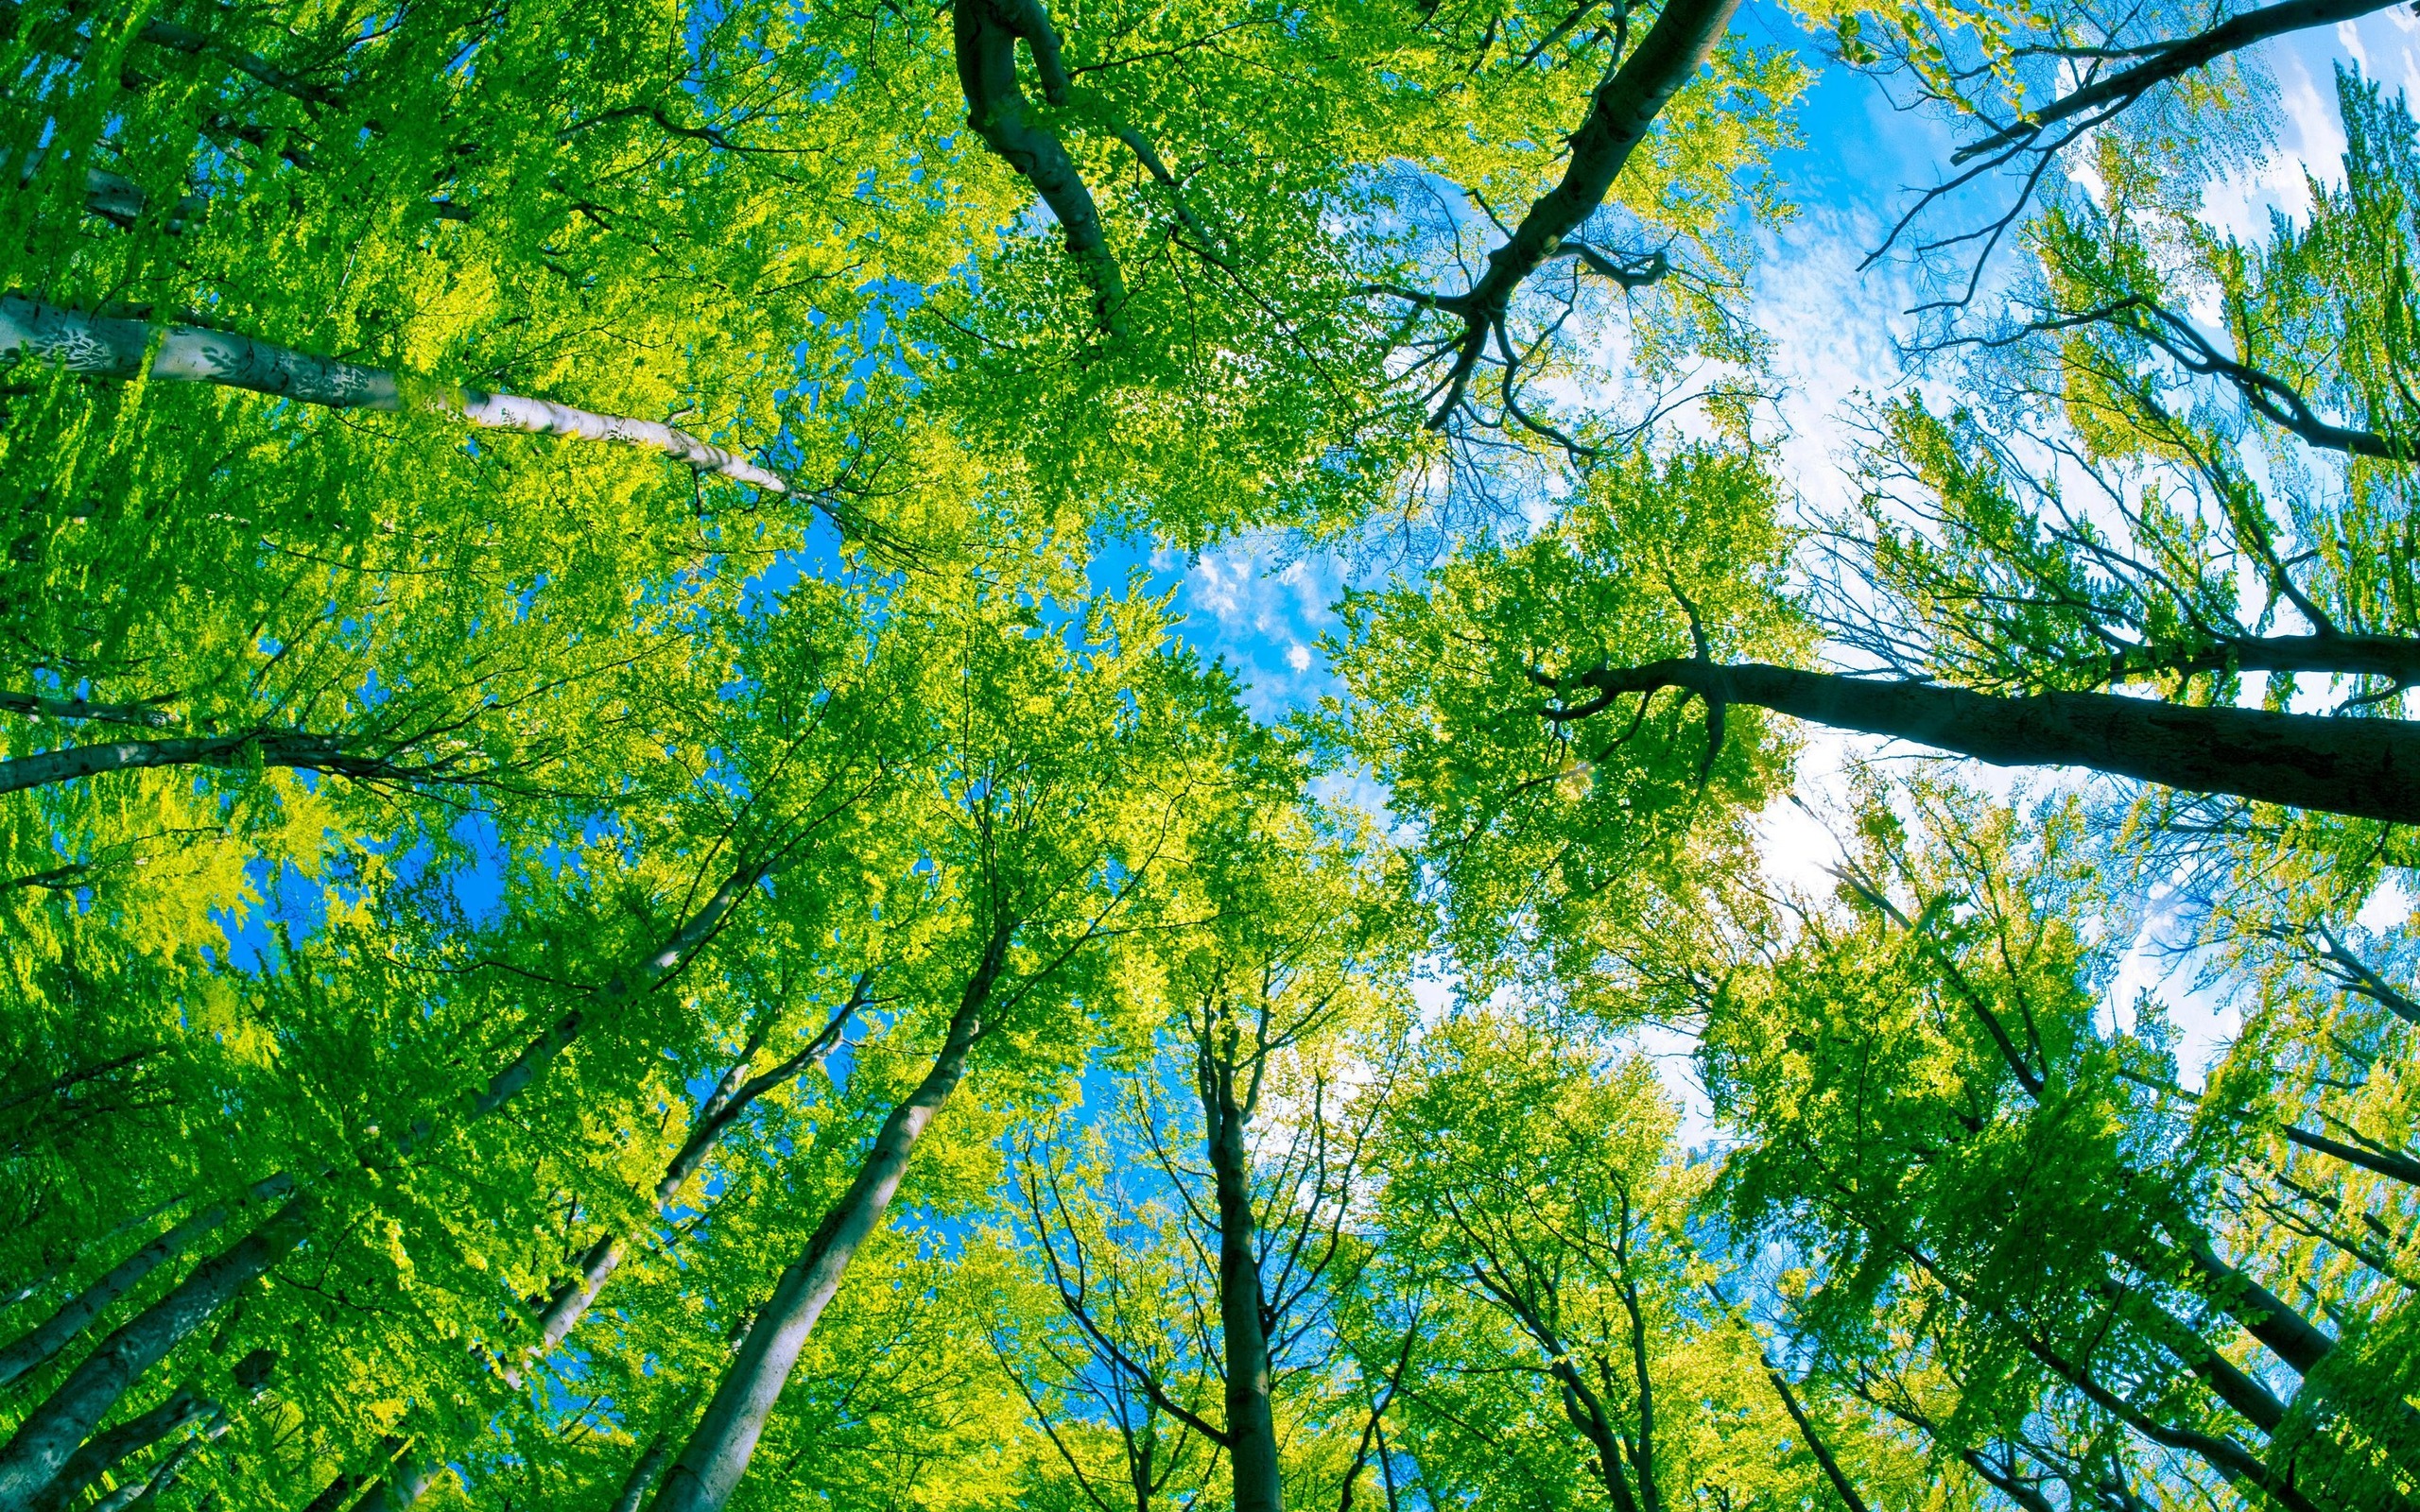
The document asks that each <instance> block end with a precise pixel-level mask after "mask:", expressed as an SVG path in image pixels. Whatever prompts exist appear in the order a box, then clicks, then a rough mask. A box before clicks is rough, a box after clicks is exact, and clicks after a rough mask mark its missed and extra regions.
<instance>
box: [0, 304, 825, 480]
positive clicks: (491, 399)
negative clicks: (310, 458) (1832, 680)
mask: <svg viewBox="0 0 2420 1512" xmlns="http://www.w3.org/2000/svg"><path fill="white" fill-rule="evenodd" d="M157 329H158V330H159V333H160V336H159V349H158V351H157V352H152V351H151V340H152V333H153V330H154V327H152V326H150V325H148V324H147V323H145V322H144V321H141V320H118V319H111V318H104V317H100V316H90V315H82V314H78V312H76V311H73V310H63V309H61V308H59V307H58V306H57V305H52V304H44V303H42V302H40V301H35V300H28V299H26V298H24V297H22V296H20V295H15V294H9V295H0V356H6V355H8V354H9V353H11V352H22V353H24V354H26V356H29V357H35V358H39V359H42V360H44V361H49V362H57V363H59V364H61V366H62V367H64V368H66V369H68V370H69V371H70V372H78V373H84V374H88V375H90V376H92V377H95V378H135V377H139V376H141V375H143V374H144V373H145V372H146V371H148V373H149V374H150V376H151V377H152V378H154V379H159V380H164V381H168V382H175V383H199V384H216V385H219V386H221V387H228V388H246V389H250V390H251V391H252V392H254V393H262V394H274V395H276V396H278V397H279V398H282V399H291V400H293V401H295V402H296V403H298V404H319V405H324V406H326V407H328V408H332V409H371V410H385V411H401V410H404V409H406V407H408V401H407V399H406V395H405V392H404V386H403V384H402V382H401V380H399V379H398V378H397V377H396V375H395V374H393V373H391V372H389V371H386V370H384V369H377V368H365V367H361V366H358V365H356V364H354V363H349V362H339V361H337V360H336V359H335V358H332V357H322V356H318V355H316V354H314V353H311V352H298V351H296V350H294V349H293V348H291V347H281V346H276V345H273V344H272V343H269V342H267V341H255V340H253V339H251V337H249V336H239V335H231V334H230V333H228V332H224V331H212V330H208V329H206V328H203V327H200V326H192V325H168V326H163V327H159V328H157ZM147 353H148V354H149V361H148V366H146V355H147ZM415 397H420V398H423V401H424V402H425V403H427V404H429V405H430V406H431V407H432V408H435V409H437V410H440V411H441V412H443V413H445V414H449V415H452V416H454V417H456V418H457V419H458V420H461V421H467V422H468V423H470V424H472V425H475V426H479V427H481V428H484V429H488V430H506V431H526V432H528V433H530V434H532V435H537V436H568V437H577V438H582V439H586V440H595V441H616V442H620V443H622V444H625V445H630V446H641V447H646V448H648V449H649V450H651V451H657V452H663V453H666V454H668V455H671V456H674V457H676V458H678V459H679V460H681V461H683V462H685V463H687V464H688V465H689V466H690V467H692V468H694V469H696V470H697V471H698V472H711V473H715V474H717V475H719V476H722V477H727V478H731V479H733V480H735V481H736V482H740V483H746V484H749V485H752V487H755V488H759V489H763V490H766V491H767V492H769V493H787V492H788V491H789V484H788V482H787V479H785V478H783V477H782V476H781V475H780V474H779V473H776V472H768V471H766V470H765V469H763V468H761V467H758V466H757V465H756V464H755V463H753V462H751V461H749V460H748V459H747V458H746V457H743V456H740V455H737V454H735V453H733V452H728V451H725V450H723V449H722V448H721V447H719V446H716V445H714V444H712V443H710V442H708V441H704V440H701V439H700V438H697V437H695V436H692V435H690V434H689V433H688V432H687V431H684V430H679V429H676V428H674V427H672V426H670V425H662V424H658V423H656V422H655V421H645V420H635V419H632V418H631V417H629V416H624V415H600V414H597V413H595V412H594V411H590V410H585V409H575V408H573V407H572V406H570V405H568V404H554V403H552V402H551V401H548V400H544V399H527V398H523V397H521V396H519V395H516V394H496V393H490V392H488V391H486V390H484V389H479V388H469V387H456V388H438V389H434V390H432V391H431V392H429V393H428V394H426V395H423V396H415Z"/></svg>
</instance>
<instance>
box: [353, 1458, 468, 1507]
mask: <svg viewBox="0 0 2420 1512" xmlns="http://www.w3.org/2000/svg"><path fill="white" fill-rule="evenodd" d="M444 1469H445V1463H444V1461H442V1460H440V1459H437V1458H435V1457H434V1456H432V1455H428V1454H424V1453H421V1452H416V1451H406V1452H405V1454H404V1455H403V1457H402V1458H400V1459H398V1460H396V1461H395V1463H394V1464H393V1465H391V1466H389V1467H388V1469H387V1473H386V1474H385V1475H383V1476H381V1477H379V1480H378V1484H377V1485H375V1486H372V1487H371V1488H370V1494H369V1495H367V1496H365V1497H363V1498H362V1499H361V1500H360V1501H358V1502H355V1503H354V1506H353V1512H404V1509H405V1508H406V1507H410V1506H414V1505H417V1504H418V1503H419V1502H420V1499H421V1498H422V1497H423V1496H426V1495H427V1494H428V1488H429V1486H432V1485H434V1484H435V1483H436V1481H437V1477H438V1475H439V1474H440V1473H441V1472H442V1471H443V1470H444Z"/></svg>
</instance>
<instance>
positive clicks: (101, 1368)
mask: <svg viewBox="0 0 2420 1512" xmlns="http://www.w3.org/2000/svg"><path fill="white" fill-rule="evenodd" d="M319 1211H320V1197H319V1195H318V1194H316V1193H314V1192H309V1191H304V1192H299V1193H296V1194H294V1195H293V1196H291V1197H288V1198H287V1199H286V1200H285V1205H284V1206H282V1207H280V1208H279V1209H278V1210H277V1211H275V1212H274V1213H271V1214H270V1215H269V1216H268V1219H267V1220H266V1221H264V1222H263V1223H262V1224H261V1226H260V1227H259V1228H257V1229H253V1230H252V1231H251V1233H249V1234H246V1235H245V1236H244V1237H243V1238H242V1239H240V1240H238V1241H236V1242H235V1243H234V1244H233V1245H231V1246H228V1247H227V1248H225V1249H223V1250H221V1251H219V1252H218V1253H217V1254H216V1255H213V1256H211V1257H210V1258H209V1259H208V1260H205V1261H203V1262H202V1263H200V1264H199V1266H197V1267H195V1269H194V1272H193V1274H192V1275H190V1276H188V1277H186V1278H185V1279H184V1280H183V1281H182V1283H180V1284H179V1285H178V1286H177V1288H176V1289H175V1290H173V1291H171V1292H170V1293H168V1295H167V1296H165V1297H162V1298H161V1299H160V1300H158V1301H157V1302H154V1303H152V1304H151V1305H150V1306H149V1307H147V1308H146V1309H145V1310H144V1311H142V1312H141V1313H138V1314H135V1315H134V1316H133V1317H131V1318H130V1319H128V1320H127V1321H126V1322H125V1323H124V1324H122V1325H121V1326H120V1327H119V1328H118V1330H117V1332H114V1333H112V1334H111V1335H110V1336H109V1337H108V1338H107V1339H104V1340H103V1341H102V1342H101V1345H100V1347H99V1348H98V1349H95V1350H94V1351H93V1352H92V1354H90V1355H89V1356H87V1357H86V1358H85V1360H84V1362H83V1363H82V1364H81V1365H78V1366H77V1367H76V1369H75V1372H74V1373H73V1374H71V1375H70V1376H68V1378H67V1380H66V1381H65V1382H64V1383H61V1385H60V1387H59V1389H58V1390H56V1391H54V1392H52V1393H51V1394H50V1397H49V1398H48V1400H45V1401H43V1404H42V1405H41V1406H39V1407H37V1408H35V1409H34V1410H33V1411H32V1412H31V1413H29V1414H27V1415H26V1418H25V1420H24V1421H23V1422H21V1423H19V1424H18V1425H17V1432H16V1434H15V1435H14V1436H12V1437H11V1438H10V1439H9V1442H8V1444H7V1446H6V1447H4V1448H0V1507H20V1506H24V1505H26V1504H27V1503H31V1502H32V1501H33V1500H34V1498H36V1497H37V1496H39V1495H40V1494H41V1493H42V1491H43V1487H45V1486H49V1485H50V1484H51V1481H52V1479H53V1478H54V1477H55V1476H57V1475H58V1474H59V1472H60V1469H61V1467H63V1466H64V1465H65V1464H66V1463H67V1460H68V1459H69V1457H70V1456H71V1455H73V1454H74V1453H75V1452H76V1449H77V1446H78V1445H80V1444H82V1443H83V1442H84V1440H85V1439H86V1438H87V1437H89V1436H91V1435H92V1433H93V1430H94V1429H95V1428H96V1427H98V1426H99V1425H100V1422H101V1419H102V1418H104V1417H108V1416H109V1414H110V1410H111V1409H112V1408H113V1407H115V1406H116V1405H117V1403H118V1400H119V1399H120V1398H122V1397H124V1396H125V1395H126V1393H127V1392H128V1391H129V1390H130V1389H131V1388H132V1387H133V1385H134V1383H136V1382H137V1381H140V1380H141V1379H143V1375H144V1373H145V1372H146V1371H147V1370H149V1369H150V1368H151V1367H152V1366H155V1365H157V1364H159V1363H160V1361H161V1359H162V1358H163V1357H164V1356H165V1355H166V1354H167V1352H168V1351H169V1350H170V1349H174V1348H176V1347H177V1345H178V1344H180V1343H182V1341H183V1340H184V1338H185V1337H186V1335H188V1334H190V1333H192V1332H193V1331H194V1330H196V1329H198V1328H199V1327H200V1326H201V1325H202V1324H203V1323H205V1322H207V1321H209V1319H210V1318H211V1316H212V1315H213V1314H216V1313H217V1311H218V1310H219V1309H220V1308H222V1307H224V1306H226V1305H227V1303H228V1302H230V1301H232V1300H233V1298H234V1297H235V1296H236V1295H237V1294H238V1293H239V1292H241V1291H242V1290H243V1289H244V1288H245V1287H247V1286H249V1285H251V1283H252V1282H253V1281H255V1280H259V1279H260V1278H261V1277H262V1276H263V1275H264V1274H266V1273H267V1272H268V1268H269V1267H270V1266H271V1265H274V1264H276V1263H278V1262H279V1261H280V1260H282V1259H284V1258H285V1255H286V1253H287V1251H289V1250H291V1249H292V1248H293V1247H294V1246H296V1245H299V1244H301V1243H302V1239H303V1236H304V1235H306V1234H308V1233H309V1232H310V1230H311V1226H312V1224H313V1223H314V1222H315V1221H317V1219H318V1217H319Z"/></svg>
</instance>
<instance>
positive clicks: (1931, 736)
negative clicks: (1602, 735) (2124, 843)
mask: <svg viewBox="0 0 2420 1512" xmlns="http://www.w3.org/2000/svg"><path fill="white" fill-rule="evenodd" d="M1572 682H1573V683H1574V684H1575V685H1576V686H1580V687H1584V688H1588V689H1591V690H1593V691H1595V692H1596V693H1597V694H1598V695H1599V696H1598V697H1596V698H1592V699H1590V700H1589V701H1588V702H1587V703H1585V704H1582V705H1580V706H1579V707H1577V708H1557V709H1550V710H1547V711H1546V714H1547V718H1549V719H1553V720H1558V721H1567V720H1571V719H1575V718H1581V717H1584V716H1585V715H1587V714H1592V713H1598V712H1599V711H1600V710H1602V709H1604V708H1606V707H1607V706H1609V705H1610V704H1611V703H1612V702H1613V701H1614V700H1615V699H1616V698H1617V697H1619V696H1622V695H1625V694H1633V693H1635V694H1650V693H1652V692H1654V691H1655V690H1657V689H1660V688H1685V689H1686V690H1688V691H1689V692H1691V693H1694V694H1697V695H1698V696H1700V697H1702V698H1703V699H1705V700H1706V701H1707V703H1708V705H1709V707H1710V708H1711V709H1712V710H1713V711H1714V712H1713V713H1712V714H1711V716H1710V718H1709V724H1710V726H1711V727H1712V731H1713V736H1714V738H1716V739H1718V740H1719V739H1720V729H1721V713H1720V711H1721V707H1722V706H1723V705H1724V704H1728V703H1744V704H1754V705H1757V706H1759V707H1762V708H1766V709H1771V710H1772V711H1774V712H1775V713H1785V714H1789V715H1790V716H1791V717H1793V718H1797V719H1804V720H1806V721H1808V722H1810V723H1813V724H1819V725H1829V726H1831V727H1832V728H1834V729H1837V730H1863V731H1865V732H1866V733H1868V734H1874V735H1887V736H1890V737H1892V738H1893V739H1897V740H1906V741H1912V742H1914V743H1916V744H1918V745H1924V746H1932V747H1938V748H1939V749H1942V750H1947V751H1955V752H1957V753H1958V754H1960V755H1962V756H1971V757H1974V758H1975V759H1976V760H1978V761H1983V762H1989V763H1991V764H1993V765H1998V766H2082V767H2087V768H2090V769H2092V770H2094V771H2101V772H2111V773H2115V774H2117V775H2118V776H2121V777H2134V778H2140V779H2141V780H2142V781H2144V782H2157V783H2159V784H2161V785H2162V786H2165V787H2172V788H2177V789H2180V790H2182V791H2185V792H2192V793H2231V794H2234V795H2236V796H2238V797H2239V798H2248V799H2255V800H2256V801H2259V802H2263V803H2282V804H2287V805H2290V806H2292V807H2295V808H2307V809H2320V810H2324V811H2325V812H2327V813H2331V814H2348V815H2352V816H2357V817H2360V818H2369V819H2384V820H2387V821H2389V822H2390V823H2397V824H2414V823H2420V723H2414V722H2412V721H2410V720H2403V719H2366V718H2342V719H2331V718H2325V717H2322V716H2320V715H2316V714H2288V713H2270V712H2269V711H2267V710H2261V709H2206V708H2198V707H2193V706H2189V705H2185V704H2171V703H2159V702H2155V701H2153V700H2152V699H2148V698H2128V697H2121V696H2118V695H2115V694H2102V693H2044V694H2035V695H2032V696H2029V697H2016V698H2001V697H1994V696H1989V695H1986V694H1979V693H1971V692H1968V691H1967V690H1966V689H1963V688H1944V687H1937V686H1934V685H1933V684H1931V683H1924V682H1907V681H1896V680H1889V681H1886V680H1882V679H1872V678H1853V677H1846V676H1842V675H1841V674H1839V673H1830V672H1800V671H1795V670H1793V669H1791V668H1789V667H1777V666H1768V665H1765V664H1763V663H1760V662H1742V663H1738V664H1735V665H1728V666H1725V665H1721V664H1719V663H1715V662H1698V661H1689V660H1681V659H1674V660H1671V661H1666V662H1651V663H1649V664H1648V665H1645V666H1639V667H1624V668H1602V667H1600V668H1598V669H1597V670H1595V671H1591V672H1585V673H1582V674H1581V675H1579V676H1578V677H1577V678H1575V679H1572Z"/></svg>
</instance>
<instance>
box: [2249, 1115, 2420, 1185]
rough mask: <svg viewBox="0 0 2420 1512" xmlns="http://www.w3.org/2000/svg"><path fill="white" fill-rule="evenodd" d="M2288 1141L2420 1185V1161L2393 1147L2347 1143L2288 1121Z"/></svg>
mask: <svg viewBox="0 0 2420 1512" xmlns="http://www.w3.org/2000/svg"><path fill="white" fill-rule="evenodd" d="M2279 1132H2280V1133H2282V1134H2284V1135H2285V1136H2286V1138H2287V1140H2288V1141H2289V1142H2290V1143H2295V1144H2299V1145H2301V1146H2302V1147H2303V1148H2304V1149H2307V1150H2312V1151H2315V1152H2317V1153H2318V1154H2321V1155H2325V1156H2331V1157H2333V1158H2335V1159H2336V1160H2342V1161H2343V1162H2344V1163H2345V1164H2347V1165H2358V1166H2359V1167H2360V1168H2361V1169H2362V1170H2364V1171H2375V1172H2376V1173H2377V1174H2378V1175H2379V1176H2382V1177H2390V1178H2392V1179H2394V1180H2396V1181H2401V1182H2403V1183H2404V1184H2406V1185H2407V1186H2415V1187H2420V1160H2413V1159H2412V1158H2411V1157H2410V1156H2408V1155H2397V1154H2395V1153H2394V1151H2392V1150H2367V1149H2363V1148H2362V1147H2361V1146H2359V1145H2358V1144H2346V1143H2342V1142H2341V1141H2337V1140H2332V1139H2329V1138H2328V1137H2327V1136H2326V1135H2325V1134H2318V1133H2313V1132H2312V1131H2311V1130H2309V1129H2307V1128H2299V1127H2297V1126H2295V1125H2291V1124H2289V1125H2285V1127H2284V1128H2282V1129H2280V1130H2279Z"/></svg>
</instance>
